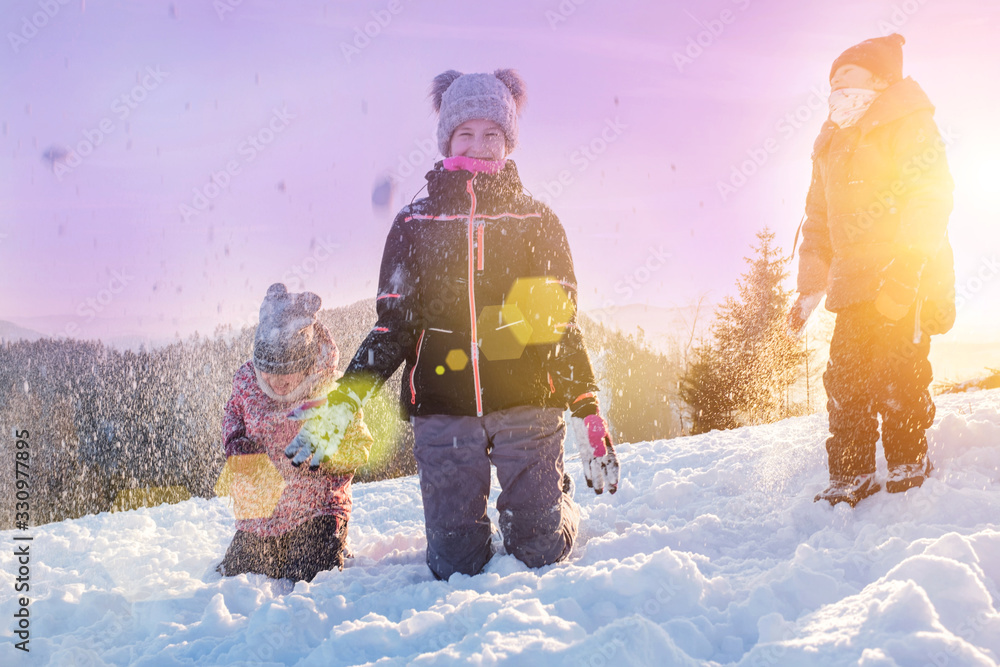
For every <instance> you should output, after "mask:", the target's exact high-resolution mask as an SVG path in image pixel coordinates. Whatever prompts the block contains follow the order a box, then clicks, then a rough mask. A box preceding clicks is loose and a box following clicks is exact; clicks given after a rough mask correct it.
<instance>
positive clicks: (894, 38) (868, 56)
mask: <svg viewBox="0 0 1000 667" xmlns="http://www.w3.org/2000/svg"><path fill="white" fill-rule="evenodd" d="M905 43H906V39H905V38H904V37H903V36H902V35H900V34H899V33H898V32H894V33H892V34H891V35H888V36H887V37H875V38H874V39H866V40H865V41H863V42H861V43H860V44H855V45H854V46H852V47H851V48H849V49H847V50H846V51H844V52H843V53H841V54H840V55H839V56H838V57H837V59H836V60H834V61H833V67H831V68H830V78H831V79H833V75H834V74H836V73H837V70H838V69H840V68H841V67H843V66H844V65H858V66H860V67H864V68H865V69H866V70H868V71H869V72H871V73H872V74H874V75H875V76H876V77H878V78H879V79H882V80H883V81H886V82H888V83H896V82H897V81H899V80H900V79H902V78H903V44H905Z"/></svg>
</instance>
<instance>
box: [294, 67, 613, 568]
mask: <svg viewBox="0 0 1000 667" xmlns="http://www.w3.org/2000/svg"><path fill="white" fill-rule="evenodd" d="M432 99H433V102H434V108H435V110H436V111H437V112H438V114H439V124H438V143H439V147H440V149H441V152H442V154H443V155H445V159H444V160H443V161H442V162H439V163H437V164H436V165H435V167H434V169H433V170H432V171H431V172H429V173H428V174H427V181H428V183H427V188H428V196H427V197H426V198H424V199H420V200H418V201H416V202H415V203H413V204H411V205H410V206H407V207H405V208H404V209H403V210H402V211H400V213H399V215H397V216H396V219H395V221H394V222H393V225H392V229H391V230H390V231H389V236H388V238H387V239H386V245H385V251H384V254H383V258H382V267H381V272H380V276H379V292H378V296H377V301H376V305H377V310H378V316H379V318H378V322H377V323H376V325H375V327H374V328H373V329H372V331H371V332H370V333H369V335H368V337H367V338H366V339H365V341H364V342H363V343H362V344H361V347H360V348H359V349H358V352H357V354H356V355H355V356H354V359H353V360H352V362H351V364H350V366H349V367H348V369H347V371H346V373H345V375H344V378H343V379H342V381H341V384H340V386H339V387H338V389H337V390H336V391H334V392H332V393H331V394H330V395H329V397H328V402H327V404H326V405H325V406H321V407H318V408H315V407H313V408H311V409H307V410H304V411H303V412H302V413H301V414H300V415H299V416H300V418H303V419H305V420H306V421H305V423H304V425H303V428H302V430H301V432H300V434H299V436H298V438H296V441H295V442H293V443H292V445H290V446H289V448H288V451H287V452H286V453H287V454H288V455H289V456H290V457H293V463H296V464H301V463H302V462H304V461H305V460H306V459H311V461H310V464H311V465H318V464H319V463H320V462H321V461H322V460H323V458H325V457H327V456H330V455H332V454H333V453H334V452H335V451H336V449H337V447H338V445H339V441H340V437H341V435H342V434H343V432H344V429H345V428H346V425H347V424H349V423H350V419H351V417H352V416H353V414H354V413H355V412H356V411H357V410H358V409H359V408H360V407H361V405H363V403H364V402H365V400H366V399H367V398H368V396H370V395H371V392H372V391H373V389H374V388H376V387H378V386H380V385H381V384H382V383H384V382H385V381H386V380H387V379H388V378H389V376H391V375H392V373H393V372H395V370H396V369H397V368H398V367H399V365H400V364H404V378H403V394H402V397H401V399H402V402H403V404H404V405H405V406H406V408H407V411H408V412H409V414H410V416H411V420H412V422H413V426H414V434H415V444H414V454H415V457H416V459H417V465H418V469H419V472H420V485H421V492H422V495H423V501H424V516H425V521H426V531H427V561H428V565H429V566H430V568H431V571H432V572H433V573H434V574H435V575H436V576H438V577H440V578H448V577H449V576H450V575H451V574H452V573H454V572H461V573H464V574H470V575H471V574H476V573H477V572H479V571H480V570H481V569H482V568H483V567H484V566H485V565H486V563H487V562H488V561H489V559H490V557H491V556H492V553H493V551H492V546H491V544H492V543H491V539H490V535H491V532H492V528H491V525H490V521H489V519H488V518H487V516H486V504H487V497H488V495H489V488H490V464H491V462H492V463H493V464H494V465H495V466H496V467H497V476H498V478H499V480H500V485H501V487H502V492H501V494H500V497H499V499H498V500H497V509H498V510H499V512H500V528H501V530H502V532H503V536H504V545H505V547H506V549H507V552H508V553H512V554H514V555H515V556H517V557H518V558H519V559H521V560H522V561H524V562H525V563H527V564H528V565H529V566H533V567H539V566H542V565H546V564H549V563H554V562H557V561H559V560H562V559H563V558H565V557H566V556H567V555H568V554H569V552H570V550H571V548H572V544H573V540H574V538H575V535H576V531H577V524H578V522H579V511H578V509H577V507H576V505H575V504H574V503H573V502H572V500H571V499H570V495H569V491H570V489H571V484H570V481H569V478H568V476H565V475H564V473H563V440H564V437H565V432H566V424H565V422H564V421H563V412H564V411H565V410H566V409H567V408H569V409H570V410H571V411H572V415H573V418H572V419H571V420H570V421H571V425H572V427H573V428H574V431H575V436H576V440H577V443H578V444H579V446H580V450H581V458H582V461H583V464H584V474H585V477H586V480H587V484H588V486H591V487H592V488H594V490H595V491H596V492H597V493H601V492H602V491H603V490H604V488H605V487H607V488H608V490H609V491H610V492H611V493H614V492H615V490H616V489H617V485H618V461H617V458H616V456H615V452H614V448H613V446H612V444H611V439H610V437H609V435H608V429H607V425H606V423H605V421H604V419H603V418H602V417H601V415H600V411H599V405H598V401H597V386H596V384H595V382H594V373H593V370H592V368H591V364H590V359H589V357H588V355H587V350H586V347H585V346H584V343H583V337H582V335H581V333H580V330H579V329H578V328H577V325H576V276H575V274H574V271H573V260H572V257H571V255H570V251H569V245H568V244H567V241H566V234H565V232H564V230H563V228H562V225H561V224H560V223H559V220H558V219H557V218H556V217H555V215H554V214H553V213H552V212H551V211H550V210H549V209H548V207H546V206H545V205H543V204H541V203H539V202H537V201H535V200H534V199H532V198H531V197H529V196H528V195H526V194H524V192H523V188H522V185H521V181H520V178H519V177H518V174H517V168H516V167H515V165H514V163H513V162H512V161H510V160H507V155H509V154H510V152H511V151H512V150H513V149H514V147H515V146H516V145H517V135H518V127H517V120H518V112H519V110H520V107H521V106H522V104H523V101H524V84H523V82H522V81H521V79H520V77H519V76H518V75H517V73H516V72H514V71H513V70H497V71H496V72H494V73H492V74H489V73H482V74H461V73H460V72H456V71H454V70H451V71H448V72H445V73H444V74H441V75H439V76H438V77H436V78H435V79H434V84H433V88H432Z"/></svg>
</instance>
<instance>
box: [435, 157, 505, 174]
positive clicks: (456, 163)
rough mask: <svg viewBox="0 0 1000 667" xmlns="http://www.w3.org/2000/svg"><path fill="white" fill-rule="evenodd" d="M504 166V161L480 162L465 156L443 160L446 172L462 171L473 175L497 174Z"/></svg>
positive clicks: (477, 159)
mask: <svg viewBox="0 0 1000 667" xmlns="http://www.w3.org/2000/svg"><path fill="white" fill-rule="evenodd" d="M506 164H507V160H506V159H504V160H480V159H479V158H475V157H466V156H465V155H455V156H453V157H446V158H445V159H444V168H445V169H447V170H448V171H460V170H462V169H464V170H465V171H468V172H472V173H473V174H478V173H486V174H499V173H500V172H501V171H503V168H504V165H506Z"/></svg>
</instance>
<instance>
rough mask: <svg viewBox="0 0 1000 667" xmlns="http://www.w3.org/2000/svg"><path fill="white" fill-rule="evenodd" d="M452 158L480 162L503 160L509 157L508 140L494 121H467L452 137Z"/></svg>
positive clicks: (456, 129)
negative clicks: (462, 157)
mask: <svg viewBox="0 0 1000 667" xmlns="http://www.w3.org/2000/svg"><path fill="white" fill-rule="evenodd" d="M450 149H451V156H452V157H457V156H460V155H462V156H465V157H473V158H478V159H480V160H502V159H504V158H505V157H507V139H506V138H505V137H504V134H503V130H502V129H501V128H500V126H499V125H497V124H496V123H494V122H493V121H492V120H485V119H483V118H475V119H473V120H467V121H465V122H464V123H462V124H461V125H459V126H458V127H456V128H455V131H454V132H453V133H452V135H451V146H450Z"/></svg>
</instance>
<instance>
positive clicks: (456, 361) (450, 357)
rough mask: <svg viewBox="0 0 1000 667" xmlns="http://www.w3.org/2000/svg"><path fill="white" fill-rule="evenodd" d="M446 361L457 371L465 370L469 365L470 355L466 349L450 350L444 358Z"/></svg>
mask: <svg viewBox="0 0 1000 667" xmlns="http://www.w3.org/2000/svg"><path fill="white" fill-rule="evenodd" d="M444 363H445V365H446V366H447V367H448V368H450V369H451V370H453V371H455V372H458V371H463V370H465V367H466V366H468V365H469V355H467V354H466V353H465V350H460V349H454V350H449V351H448V354H447V355H446V356H445V358H444Z"/></svg>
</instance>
